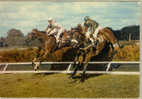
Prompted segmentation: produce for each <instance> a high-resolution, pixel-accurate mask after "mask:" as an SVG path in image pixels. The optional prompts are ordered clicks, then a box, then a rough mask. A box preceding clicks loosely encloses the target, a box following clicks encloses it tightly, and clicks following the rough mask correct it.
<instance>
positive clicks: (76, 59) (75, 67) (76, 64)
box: [70, 55, 79, 78]
mask: <svg viewBox="0 0 142 99" xmlns="http://www.w3.org/2000/svg"><path fill="white" fill-rule="evenodd" d="M78 58H79V56H78V55H77V56H76V58H75V60H74V63H73V68H74V70H73V73H72V74H71V76H70V77H71V78H73V76H74V75H75V74H76V72H77V70H78V68H79V66H78Z"/></svg>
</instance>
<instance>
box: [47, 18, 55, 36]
mask: <svg viewBox="0 0 142 99" xmlns="http://www.w3.org/2000/svg"><path fill="white" fill-rule="evenodd" d="M48 23H49V25H48V26H47V28H46V35H48V36H49V35H56V33H57V24H56V23H55V22H54V20H53V19H52V18H49V19H48Z"/></svg>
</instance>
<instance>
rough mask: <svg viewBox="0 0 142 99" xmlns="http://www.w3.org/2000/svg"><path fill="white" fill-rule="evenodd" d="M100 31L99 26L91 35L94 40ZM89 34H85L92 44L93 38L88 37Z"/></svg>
mask: <svg viewBox="0 0 142 99" xmlns="http://www.w3.org/2000/svg"><path fill="white" fill-rule="evenodd" d="M100 29H101V27H100V26H99V27H98V28H96V31H95V32H94V33H93V38H94V39H96V38H97V35H98V33H99V30H100ZM90 34H91V33H90V31H88V32H87V33H86V37H87V38H89V39H90V40H91V41H92V42H93V41H94V40H93V38H91V37H90Z"/></svg>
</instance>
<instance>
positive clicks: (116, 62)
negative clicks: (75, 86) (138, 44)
mask: <svg viewBox="0 0 142 99" xmlns="http://www.w3.org/2000/svg"><path fill="white" fill-rule="evenodd" d="M35 63H39V62H35ZM31 64H32V62H22V63H21V62H20V63H0V66H2V65H5V66H4V68H3V70H2V71H0V74H3V73H72V72H73V71H70V69H71V67H72V64H73V62H41V64H47V65H48V64H50V65H52V64H69V65H68V68H67V69H66V70H62V71H57V70H54V71H51V70H47V71H6V69H7V67H8V65H31ZM89 64H108V65H107V69H106V71H86V73H89V74H117V75H139V74H140V72H116V71H115V72H112V71H111V72H110V71H109V68H110V67H111V64H140V61H100V62H99V61H97V62H89ZM78 72H79V73H82V71H78Z"/></svg>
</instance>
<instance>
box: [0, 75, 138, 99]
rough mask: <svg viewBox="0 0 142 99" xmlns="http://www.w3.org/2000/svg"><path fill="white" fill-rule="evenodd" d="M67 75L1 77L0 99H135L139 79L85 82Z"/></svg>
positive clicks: (103, 78)
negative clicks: (38, 98) (45, 98)
mask: <svg viewBox="0 0 142 99" xmlns="http://www.w3.org/2000/svg"><path fill="white" fill-rule="evenodd" d="M68 76H69V75H66V74H48V75H47V74H46V75H45V74H1V75H0V97H62V98H63V97H75V98H77V97H78V98H79V97H86V98H93V97H94V98H99V97H102V98H108V97H109V98H110V97H115V98H130V97H131V98H137V97H139V76H138V75H137V76H135V75H133V76H132V75H130V76H128V75H127V76H124V75H99V76H95V75H92V76H91V77H89V78H88V79H87V80H86V81H85V82H84V83H80V81H79V79H74V80H76V82H73V80H71V79H68Z"/></svg>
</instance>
